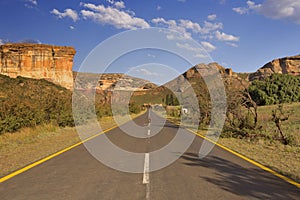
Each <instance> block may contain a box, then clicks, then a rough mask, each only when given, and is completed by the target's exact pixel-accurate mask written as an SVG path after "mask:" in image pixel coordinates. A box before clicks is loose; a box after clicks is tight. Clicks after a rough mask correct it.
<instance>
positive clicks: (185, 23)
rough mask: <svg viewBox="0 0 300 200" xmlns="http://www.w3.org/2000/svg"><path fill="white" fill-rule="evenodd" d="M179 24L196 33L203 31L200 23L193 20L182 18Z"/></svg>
mask: <svg viewBox="0 0 300 200" xmlns="http://www.w3.org/2000/svg"><path fill="white" fill-rule="evenodd" d="M179 26H180V27H182V28H185V29H189V30H191V31H192V32H194V33H199V32H201V27H200V25H199V24H198V23H195V22H192V21H191V20H184V19H180V20H179Z"/></svg>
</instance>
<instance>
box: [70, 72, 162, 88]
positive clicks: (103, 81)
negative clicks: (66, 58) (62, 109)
mask: <svg viewBox="0 0 300 200" xmlns="http://www.w3.org/2000/svg"><path fill="white" fill-rule="evenodd" d="M74 77H75V82H76V83H75V84H76V88H77V89H92V88H95V89H96V90H98V91H99V90H100V91H101V90H102V91H114V90H118V91H144V90H149V89H153V88H156V87H157V86H156V85H155V84H153V83H151V82H149V81H146V80H144V79H140V78H136V77H132V76H129V75H126V74H117V73H116V74H110V73H107V74H92V73H83V72H74ZM95 81H96V82H95Z"/></svg>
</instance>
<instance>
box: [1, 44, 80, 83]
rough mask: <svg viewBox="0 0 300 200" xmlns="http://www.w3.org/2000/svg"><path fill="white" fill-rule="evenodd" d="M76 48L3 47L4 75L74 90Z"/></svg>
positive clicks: (9, 45) (2, 71) (24, 45)
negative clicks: (42, 81)
mask: <svg viewBox="0 0 300 200" xmlns="http://www.w3.org/2000/svg"><path fill="white" fill-rule="evenodd" d="M75 53H76V51H75V49H74V48H73V47H64V46H53V45H45V44H5V45H1V46H0V74H4V75H7V76H9V77H12V78H15V77H17V76H23V77H28V78H35V79H46V80H48V81H51V82H53V83H55V84H58V85H61V86H63V87H65V88H68V89H71V88H73V73H72V66H73V57H74V55H75Z"/></svg>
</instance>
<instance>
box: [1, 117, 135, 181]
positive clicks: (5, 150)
mask: <svg viewBox="0 0 300 200" xmlns="http://www.w3.org/2000/svg"><path fill="white" fill-rule="evenodd" d="M135 116H136V115H132V117H135ZM122 120H123V121H122ZM125 120H126V118H125V117H124V118H123V119H122V118H121V121H122V122H125ZM100 124H101V128H102V129H103V130H105V129H108V128H111V127H113V126H115V125H116V123H115V121H114V120H113V118H112V117H104V118H102V119H101V121H100ZM79 141H80V138H79V136H78V134H77V132H76V129H75V128H70V127H67V128H59V127H57V126H53V125H43V126H37V127H35V128H23V129H21V130H19V131H18V132H15V133H5V134H2V135H0V160H1V162H0V177H2V176H4V175H6V174H9V173H11V172H13V171H15V170H17V169H19V168H22V167H24V166H26V165H28V164H30V163H33V162H34V161H37V160H40V159H42V158H44V157H46V156H48V155H51V154H53V153H55V152H57V151H59V150H61V149H64V148H66V147H69V146H71V145H73V144H75V143H77V142H79Z"/></svg>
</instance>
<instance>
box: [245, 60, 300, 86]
mask: <svg viewBox="0 0 300 200" xmlns="http://www.w3.org/2000/svg"><path fill="white" fill-rule="evenodd" d="M274 73H279V74H290V75H293V76H300V55H297V56H291V57H285V58H280V59H275V60H273V61H271V62H269V63H267V64H265V65H264V66H263V67H262V68H260V69H259V70H257V71H256V72H255V73H252V74H250V75H249V80H250V81H253V80H255V79H260V80H261V79H264V78H265V77H268V76H270V75H272V74H274Z"/></svg>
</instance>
